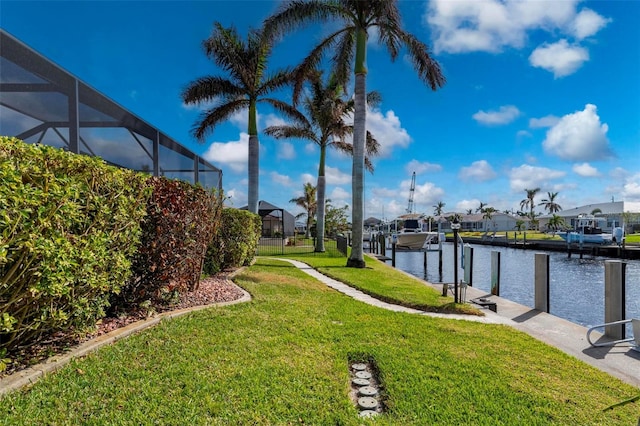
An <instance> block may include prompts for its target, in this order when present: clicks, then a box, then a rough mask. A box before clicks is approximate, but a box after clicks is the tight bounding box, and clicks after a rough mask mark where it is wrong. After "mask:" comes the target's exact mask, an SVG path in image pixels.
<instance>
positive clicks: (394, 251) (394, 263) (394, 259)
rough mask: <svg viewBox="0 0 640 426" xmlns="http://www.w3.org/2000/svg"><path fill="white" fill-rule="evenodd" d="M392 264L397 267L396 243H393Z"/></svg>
mask: <svg viewBox="0 0 640 426" xmlns="http://www.w3.org/2000/svg"><path fill="white" fill-rule="evenodd" d="M391 266H393V267H394V268H395V267H396V243H395V241H393V242H392V243H391Z"/></svg>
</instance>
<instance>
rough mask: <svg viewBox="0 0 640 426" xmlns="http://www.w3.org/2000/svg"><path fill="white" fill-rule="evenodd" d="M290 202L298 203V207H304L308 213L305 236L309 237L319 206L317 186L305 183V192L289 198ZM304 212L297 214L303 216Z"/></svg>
mask: <svg viewBox="0 0 640 426" xmlns="http://www.w3.org/2000/svg"><path fill="white" fill-rule="evenodd" d="M289 202H290V203H296V205H297V206H298V207H302V208H303V209H304V210H305V211H306V215H307V232H305V234H304V237H305V238H309V237H310V236H311V225H312V224H313V218H314V216H315V215H316V209H317V208H318V203H317V201H316V187H315V186H313V185H311V184H310V183H309V182H307V183H305V184H304V193H303V194H302V195H301V196H299V197H297V198H292V199H290V200H289ZM303 215H304V213H301V214H299V215H298V216H296V218H298V217H302V216H303Z"/></svg>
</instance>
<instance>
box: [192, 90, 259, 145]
mask: <svg viewBox="0 0 640 426" xmlns="http://www.w3.org/2000/svg"><path fill="white" fill-rule="evenodd" d="M248 106H249V100H248V99H239V100H236V101H232V102H227V103H225V104H222V105H220V106H217V107H214V108H212V109H210V110H208V111H205V112H203V113H202V114H200V118H199V119H198V120H197V121H196V123H195V124H194V126H193V127H192V129H191V133H192V134H193V135H194V136H195V138H196V139H197V140H198V141H199V142H204V138H205V136H207V135H209V134H212V133H213V130H214V129H215V127H216V126H217V125H218V124H220V123H222V122H223V121H225V120H228V119H229V117H230V116H231V115H233V114H235V113H236V112H238V111H241V110H242V109H244V108H247V107H248Z"/></svg>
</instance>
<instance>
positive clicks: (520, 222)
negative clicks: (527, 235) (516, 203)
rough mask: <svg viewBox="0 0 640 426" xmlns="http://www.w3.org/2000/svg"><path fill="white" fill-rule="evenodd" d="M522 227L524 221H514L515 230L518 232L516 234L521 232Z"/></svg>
mask: <svg viewBox="0 0 640 426" xmlns="http://www.w3.org/2000/svg"><path fill="white" fill-rule="evenodd" d="M523 226H524V220H522V219H518V220H516V226H515V228H516V229H517V230H518V232H521V231H522V227H523Z"/></svg>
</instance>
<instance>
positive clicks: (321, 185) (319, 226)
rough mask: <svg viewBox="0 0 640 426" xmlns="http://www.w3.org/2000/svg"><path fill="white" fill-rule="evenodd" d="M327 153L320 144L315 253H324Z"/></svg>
mask: <svg viewBox="0 0 640 426" xmlns="http://www.w3.org/2000/svg"><path fill="white" fill-rule="evenodd" d="M326 153H327V145H326V144H324V143H323V144H322V145H321V146H320V165H319V166H318V184H317V185H316V188H317V191H318V206H317V210H316V211H317V215H318V220H317V222H316V250H315V251H317V252H324V211H325V197H326V195H325V191H326V185H327V183H326V178H325V175H324V161H325V156H326Z"/></svg>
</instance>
